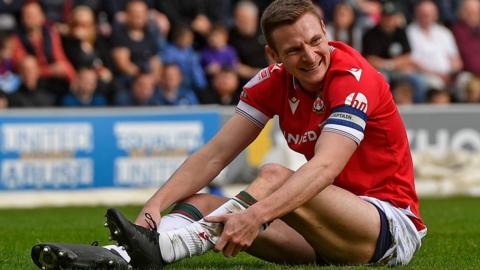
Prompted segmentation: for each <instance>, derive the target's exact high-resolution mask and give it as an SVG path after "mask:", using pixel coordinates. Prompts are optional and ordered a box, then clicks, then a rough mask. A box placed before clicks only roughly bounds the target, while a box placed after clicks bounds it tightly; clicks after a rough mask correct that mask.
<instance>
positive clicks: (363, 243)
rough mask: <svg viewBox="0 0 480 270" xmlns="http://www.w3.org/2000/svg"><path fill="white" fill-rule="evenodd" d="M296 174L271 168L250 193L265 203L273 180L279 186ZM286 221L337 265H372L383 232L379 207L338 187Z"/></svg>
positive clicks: (317, 198)
mask: <svg viewBox="0 0 480 270" xmlns="http://www.w3.org/2000/svg"><path fill="white" fill-rule="evenodd" d="M293 173H294V172H293V171H291V170H289V169H287V168H285V167H282V166H280V165H275V164H271V165H267V166H265V167H264V168H263V170H262V172H261V174H260V175H259V177H258V178H257V179H256V180H255V181H254V182H253V183H252V185H251V186H249V187H248V188H247V189H246V192H248V193H249V194H251V195H252V196H253V197H255V198H256V199H257V200H262V199H263V198H265V197H266V196H268V194H270V193H271V192H272V191H271V190H268V189H267V188H265V186H267V185H268V182H269V181H272V180H273V179H275V182H276V183H277V184H278V183H279V182H282V180H283V183H284V182H285V181H288V178H289V177H290V176H291V175H292V174H293ZM279 186H281V184H280V185H278V186H277V188H278V187H279ZM282 220H283V221H285V222H286V223H287V224H288V225H289V226H290V227H291V228H294V229H295V231H294V232H295V233H297V232H298V233H300V234H301V235H303V237H304V238H305V239H306V241H307V242H308V243H309V244H310V245H311V246H312V247H313V248H314V249H315V251H316V253H317V254H318V255H319V256H320V257H321V259H323V260H324V261H325V262H328V263H334V264H365V263H368V262H369V261H370V259H371V258H372V256H373V254H374V251H375V247H376V243H377V239H378V236H379V232H380V217H379V213H378V210H377V209H376V208H375V206H373V205H372V204H370V203H368V202H366V201H364V200H362V199H360V198H359V197H357V196H356V195H354V194H352V193H351V192H348V191H346V190H344V189H342V188H340V187H337V186H334V185H331V186H329V187H327V188H326V189H324V190H323V191H322V192H321V193H319V194H318V195H316V196H315V197H314V198H312V199H311V200H310V201H308V202H307V203H305V204H304V205H303V206H301V207H299V208H297V209H296V210H295V211H293V212H291V213H290V214H288V215H286V216H284V217H283V218H282ZM282 233H288V232H286V231H282ZM292 235H294V233H293V234H292ZM273 237H276V235H273ZM292 237H294V236H292Z"/></svg>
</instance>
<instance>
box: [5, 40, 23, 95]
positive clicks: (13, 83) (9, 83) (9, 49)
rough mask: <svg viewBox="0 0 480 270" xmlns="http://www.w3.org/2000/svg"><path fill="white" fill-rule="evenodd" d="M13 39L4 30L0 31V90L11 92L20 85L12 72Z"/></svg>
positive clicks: (18, 79)
mask: <svg viewBox="0 0 480 270" xmlns="http://www.w3.org/2000/svg"><path fill="white" fill-rule="evenodd" d="M12 53H13V40H12V36H11V34H9V33H6V32H0V91H2V92H4V93H12V92H14V91H16V90H17V88H18V87H19V86H20V83H21V81H20V78H19V77H18V76H17V75H16V74H15V73H13V61H12Z"/></svg>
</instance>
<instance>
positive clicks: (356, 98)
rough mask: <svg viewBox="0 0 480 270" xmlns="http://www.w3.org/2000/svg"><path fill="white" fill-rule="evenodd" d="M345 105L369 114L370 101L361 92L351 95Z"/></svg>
mask: <svg viewBox="0 0 480 270" xmlns="http://www.w3.org/2000/svg"><path fill="white" fill-rule="evenodd" d="M345 105H347V106H350V107H352V108H355V109H358V110H360V111H362V112H364V113H367V109H368V100H367V97H366V96H365V95H364V94H362V93H360V92H356V93H350V94H349V95H348V96H347V98H346V99H345Z"/></svg>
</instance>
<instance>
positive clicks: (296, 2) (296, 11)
mask: <svg viewBox="0 0 480 270" xmlns="http://www.w3.org/2000/svg"><path fill="white" fill-rule="evenodd" d="M306 13H311V14H313V15H315V16H316V17H317V18H318V20H319V21H321V20H322V16H321V15H320V13H319V12H318V8H317V7H316V6H315V5H314V4H313V3H312V1H311V0H276V1H274V2H273V3H271V4H270V5H269V6H268V7H267V8H266V9H265V11H264V12H263V15H262V19H261V27H262V32H263V35H264V36H265V39H266V40H267V44H268V46H270V48H272V49H274V50H275V44H274V42H273V40H272V32H273V31H274V30H275V29H277V28H278V27H280V26H284V25H290V24H293V23H295V22H296V21H297V20H298V19H300V17H302V16H303V15H305V14H306Z"/></svg>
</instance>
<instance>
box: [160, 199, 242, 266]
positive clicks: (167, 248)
mask: <svg viewBox="0 0 480 270" xmlns="http://www.w3.org/2000/svg"><path fill="white" fill-rule="evenodd" d="M245 209H246V206H244V203H241V202H240V201H239V200H238V199H236V198H233V199H230V200H228V201H227V202H225V203H224V204H222V205H221V206H220V207H218V208H217V209H216V210H215V211H213V212H212V213H210V214H209V215H208V216H217V215H222V214H227V213H233V212H238V211H242V210H245ZM222 229H223V226H222V224H220V223H211V222H206V221H205V220H204V219H201V220H199V221H198V222H194V223H192V224H190V225H187V226H185V227H183V228H180V229H175V230H171V231H162V232H159V244H160V252H161V254H162V258H163V260H164V261H165V262H167V263H171V262H175V261H178V260H180V259H183V258H188V257H192V256H194V255H200V254H203V253H205V252H207V251H208V250H210V249H211V248H212V247H213V246H214V245H215V243H216V242H217V240H218V238H219V236H220V234H221V232H222Z"/></svg>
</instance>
